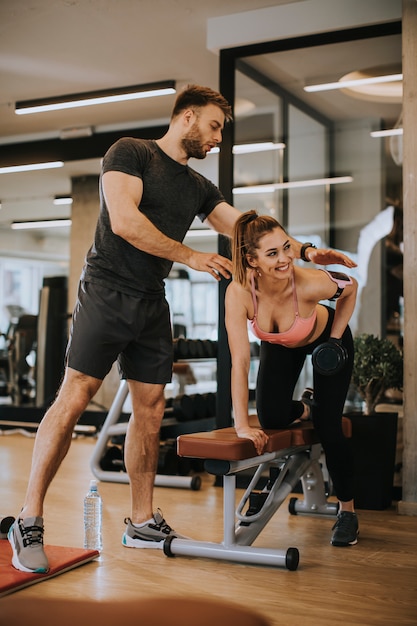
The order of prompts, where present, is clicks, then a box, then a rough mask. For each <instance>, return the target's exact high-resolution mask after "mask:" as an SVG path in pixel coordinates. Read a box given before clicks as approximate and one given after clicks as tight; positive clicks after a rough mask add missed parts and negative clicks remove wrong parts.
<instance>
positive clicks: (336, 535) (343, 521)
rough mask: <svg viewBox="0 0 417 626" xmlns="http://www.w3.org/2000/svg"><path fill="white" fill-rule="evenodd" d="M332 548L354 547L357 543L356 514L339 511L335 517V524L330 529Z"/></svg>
mask: <svg viewBox="0 0 417 626" xmlns="http://www.w3.org/2000/svg"><path fill="white" fill-rule="evenodd" d="M332 530H333V531H334V532H333V536H332V539H331V542H330V543H331V544H332V546H339V547H345V546H354V545H355V543H358V534H359V524H358V518H357V515H356V513H350V511H340V513H338V515H337V522H336V524H335V525H334V526H333V529H332Z"/></svg>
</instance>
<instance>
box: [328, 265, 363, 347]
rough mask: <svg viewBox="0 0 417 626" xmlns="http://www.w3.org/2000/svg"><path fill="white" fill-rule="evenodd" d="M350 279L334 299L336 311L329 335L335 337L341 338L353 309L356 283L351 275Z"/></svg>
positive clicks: (356, 288) (356, 289)
mask: <svg viewBox="0 0 417 626" xmlns="http://www.w3.org/2000/svg"><path fill="white" fill-rule="evenodd" d="M351 280H352V284H351V285H346V287H345V288H344V289H343V292H342V293H341V294H340V296H339V298H338V299H337V300H336V311H335V314H334V320H333V324H332V329H331V331H330V336H331V337H334V338H335V339H340V338H341V336H342V335H343V333H344V332H345V329H346V326H347V325H348V324H349V320H350V318H351V317H352V313H353V311H354V310H355V304H356V295H357V292H358V283H357V281H356V280H355V279H354V278H352V277H351Z"/></svg>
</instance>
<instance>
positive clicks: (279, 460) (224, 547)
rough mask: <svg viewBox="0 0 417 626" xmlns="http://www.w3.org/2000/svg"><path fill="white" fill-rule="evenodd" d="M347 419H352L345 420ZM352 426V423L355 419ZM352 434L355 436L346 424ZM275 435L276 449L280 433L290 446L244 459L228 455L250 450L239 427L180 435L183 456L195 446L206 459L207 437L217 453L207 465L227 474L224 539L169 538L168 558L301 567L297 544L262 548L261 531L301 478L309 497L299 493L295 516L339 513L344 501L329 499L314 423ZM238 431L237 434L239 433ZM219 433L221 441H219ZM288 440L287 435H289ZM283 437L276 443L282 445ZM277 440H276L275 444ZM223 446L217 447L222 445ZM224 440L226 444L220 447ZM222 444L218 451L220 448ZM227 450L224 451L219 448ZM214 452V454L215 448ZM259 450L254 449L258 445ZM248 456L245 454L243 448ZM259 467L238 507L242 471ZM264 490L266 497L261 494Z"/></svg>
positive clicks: (292, 504)
mask: <svg viewBox="0 0 417 626" xmlns="http://www.w3.org/2000/svg"><path fill="white" fill-rule="evenodd" d="M344 421H348V420H345V419H344ZM349 425H350V421H349ZM344 426H345V431H347V432H346V434H348V436H349V434H350V432H349V426H348V425H347V424H346V423H345V424H344ZM266 432H267V433H268V435H270V440H269V447H270V448H271V447H272V448H273V447H274V441H273V439H274V436H276V435H280V436H281V435H282V436H286V437H287V438H288V440H289V445H287V447H285V448H281V449H277V450H274V449H272V450H270V451H267V452H265V453H264V454H262V455H259V456H258V455H255V454H253V456H251V457H248V458H241V459H238V460H233V461H230V460H227V458H222V457H224V456H225V455H226V452H227V448H228V444H229V443H230V445H232V444H233V445H234V446H235V448H236V446H239V445H240V444H241V446H242V450H243V447H245V450H247V446H248V443H249V444H250V445H251V446H253V444H252V442H249V441H248V440H242V439H238V437H237V436H236V434H235V432H234V429H233V428H224V429H220V430H218V431H214V433H213V432H211V433H196V434H195V435H192V434H191V435H190V434H187V435H180V436H179V437H178V439H177V446H178V454H179V455H180V456H192V452H193V447H194V446H196V450H197V452H198V454H197V455H196V456H197V457H198V456H199V457H200V458H201V453H202V447H201V446H202V442H203V443H204V441H206V443H207V445H208V447H207V450H208V452H209V454H213V452H216V453H217V454H216V456H218V457H219V458H216V459H210V458H206V459H205V463H204V466H205V469H206V471H207V472H209V473H210V474H213V475H215V476H222V477H223V541H222V542H221V543H212V542H206V541H197V540H193V539H180V538H177V537H169V538H168V539H166V540H165V542H164V553H165V555H166V556H169V557H174V556H176V555H186V556H197V557H206V558H213V559H221V560H225V561H233V562H240V563H250V564H258V565H268V566H274V567H284V568H286V569H289V570H296V569H297V567H298V564H299V551H298V549H297V548H295V547H290V548H287V549H284V550H279V549H275V548H258V547H256V546H253V545H252V544H253V542H254V541H255V539H256V538H257V537H258V536H259V535H260V533H261V532H262V530H263V529H264V528H265V526H266V524H267V523H268V522H269V521H270V519H271V518H272V517H273V515H274V514H275V513H276V511H277V510H278V508H279V507H280V506H281V505H282V503H283V502H284V501H285V500H286V499H287V497H288V496H289V495H290V494H291V493H292V492H293V491H294V489H295V487H296V485H297V484H298V482H299V481H301V485H302V489H303V495H304V498H303V500H299V499H298V498H296V497H294V498H291V499H290V501H289V512H290V513H291V514H292V515H316V516H324V517H335V516H336V515H337V512H338V503H337V502H329V501H328V499H327V493H326V485H325V481H324V477H323V472H322V467H321V464H320V457H321V454H322V448H321V444H320V443H319V441H318V439H317V435H316V433H315V431H314V429H313V428H312V426H311V425H303V426H300V427H299V428H293V429H287V430H286V431H285V430H284V431H266ZM233 434H234V435H235V436H234V437H233ZM216 437H217V438H218V440H219V441H216ZM284 438H285V437H284ZM278 439H279V437H278V438H277V441H276V442H275V443H276V444H278ZM271 441H272V444H271ZM216 444H217V445H216ZM219 444H221V445H220V446H219ZM216 447H217V450H216ZM220 447H221V448H222V449H221V450H220V451H219V448H220ZM210 451H211V452H210ZM253 452H254V448H253ZM242 456H244V453H243V452H242ZM252 468H253V469H254V473H253V477H252V478H251V480H250V482H249V485H248V487H247V489H246V490H245V492H244V494H243V496H242V498H241V500H240V502H239V504H238V506H237V508H235V507H236V504H235V503H236V475H237V474H238V473H239V472H242V471H244V470H248V469H252ZM267 471H269V473H270V478H269V481H268V482H267V484H266V485H265V486H264V487H263V488H262V490H261V491H259V490H258V491H257V490H255V488H256V486H257V484H258V483H259V480H260V478H261V477H262V475H264V474H265V472H267ZM252 494H254V496H255V498H256V497H258V498H260V503H259V506H257V507H256V506H255V511H253V510H251V511H249V506H250V499H251V496H252ZM259 494H260V495H259Z"/></svg>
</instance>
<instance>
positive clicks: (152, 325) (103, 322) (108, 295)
mask: <svg viewBox="0 0 417 626" xmlns="http://www.w3.org/2000/svg"><path fill="white" fill-rule="evenodd" d="M116 359H117V361H118V364H119V370H120V374H121V377H122V378H128V379H132V380H138V381H140V382H144V383H153V384H166V383H168V382H170V381H171V376H172V362H173V347H172V331H171V323H170V313H169V306H168V303H167V302H166V300H165V299H164V298H159V299H156V300H153V299H147V298H141V297H135V296H130V295H126V294H124V293H120V292H119V291H114V290H112V289H107V288H106V287H103V286H102V285H98V284H95V283H90V282H81V283H80V287H79V290H78V300H77V303H76V306H75V309H74V314H73V320H72V325H71V331H70V338H69V342H68V347H67V365H68V367H71V368H73V369H75V370H77V371H79V372H82V373H84V374H87V375H88V376H93V377H94V378H99V379H101V380H103V378H104V377H105V376H106V375H107V374H108V373H109V371H110V369H111V367H112V365H113V363H114V362H115V360H116Z"/></svg>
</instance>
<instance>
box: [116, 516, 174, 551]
mask: <svg viewBox="0 0 417 626" xmlns="http://www.w3.org/2000/svg"><path fill="white" fill-rule="evenodd" d="M125 524H127V526H126V530H125V532H124V534H123V537H122V544H123V545H124V546H126V547H127V548H153V549H155V548H157V549H158V548H159V549H162V548H163V544H164V541H165V539H166V538H167V537H177V538H178V539H186V537H184V536H183V535H180V534H178V533H176V532H175V530H173V529H172V528H171V526H168V524H167V523H166V521H165V520H164V518H163V516H162V511H161V510H160V509H158V510H157V511H156V513H154V514H153V521H152V522H148V524H145V525H144V526H135V524H133V523H132V520H131V519H130V517H126V518H125Z"/></svg>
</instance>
